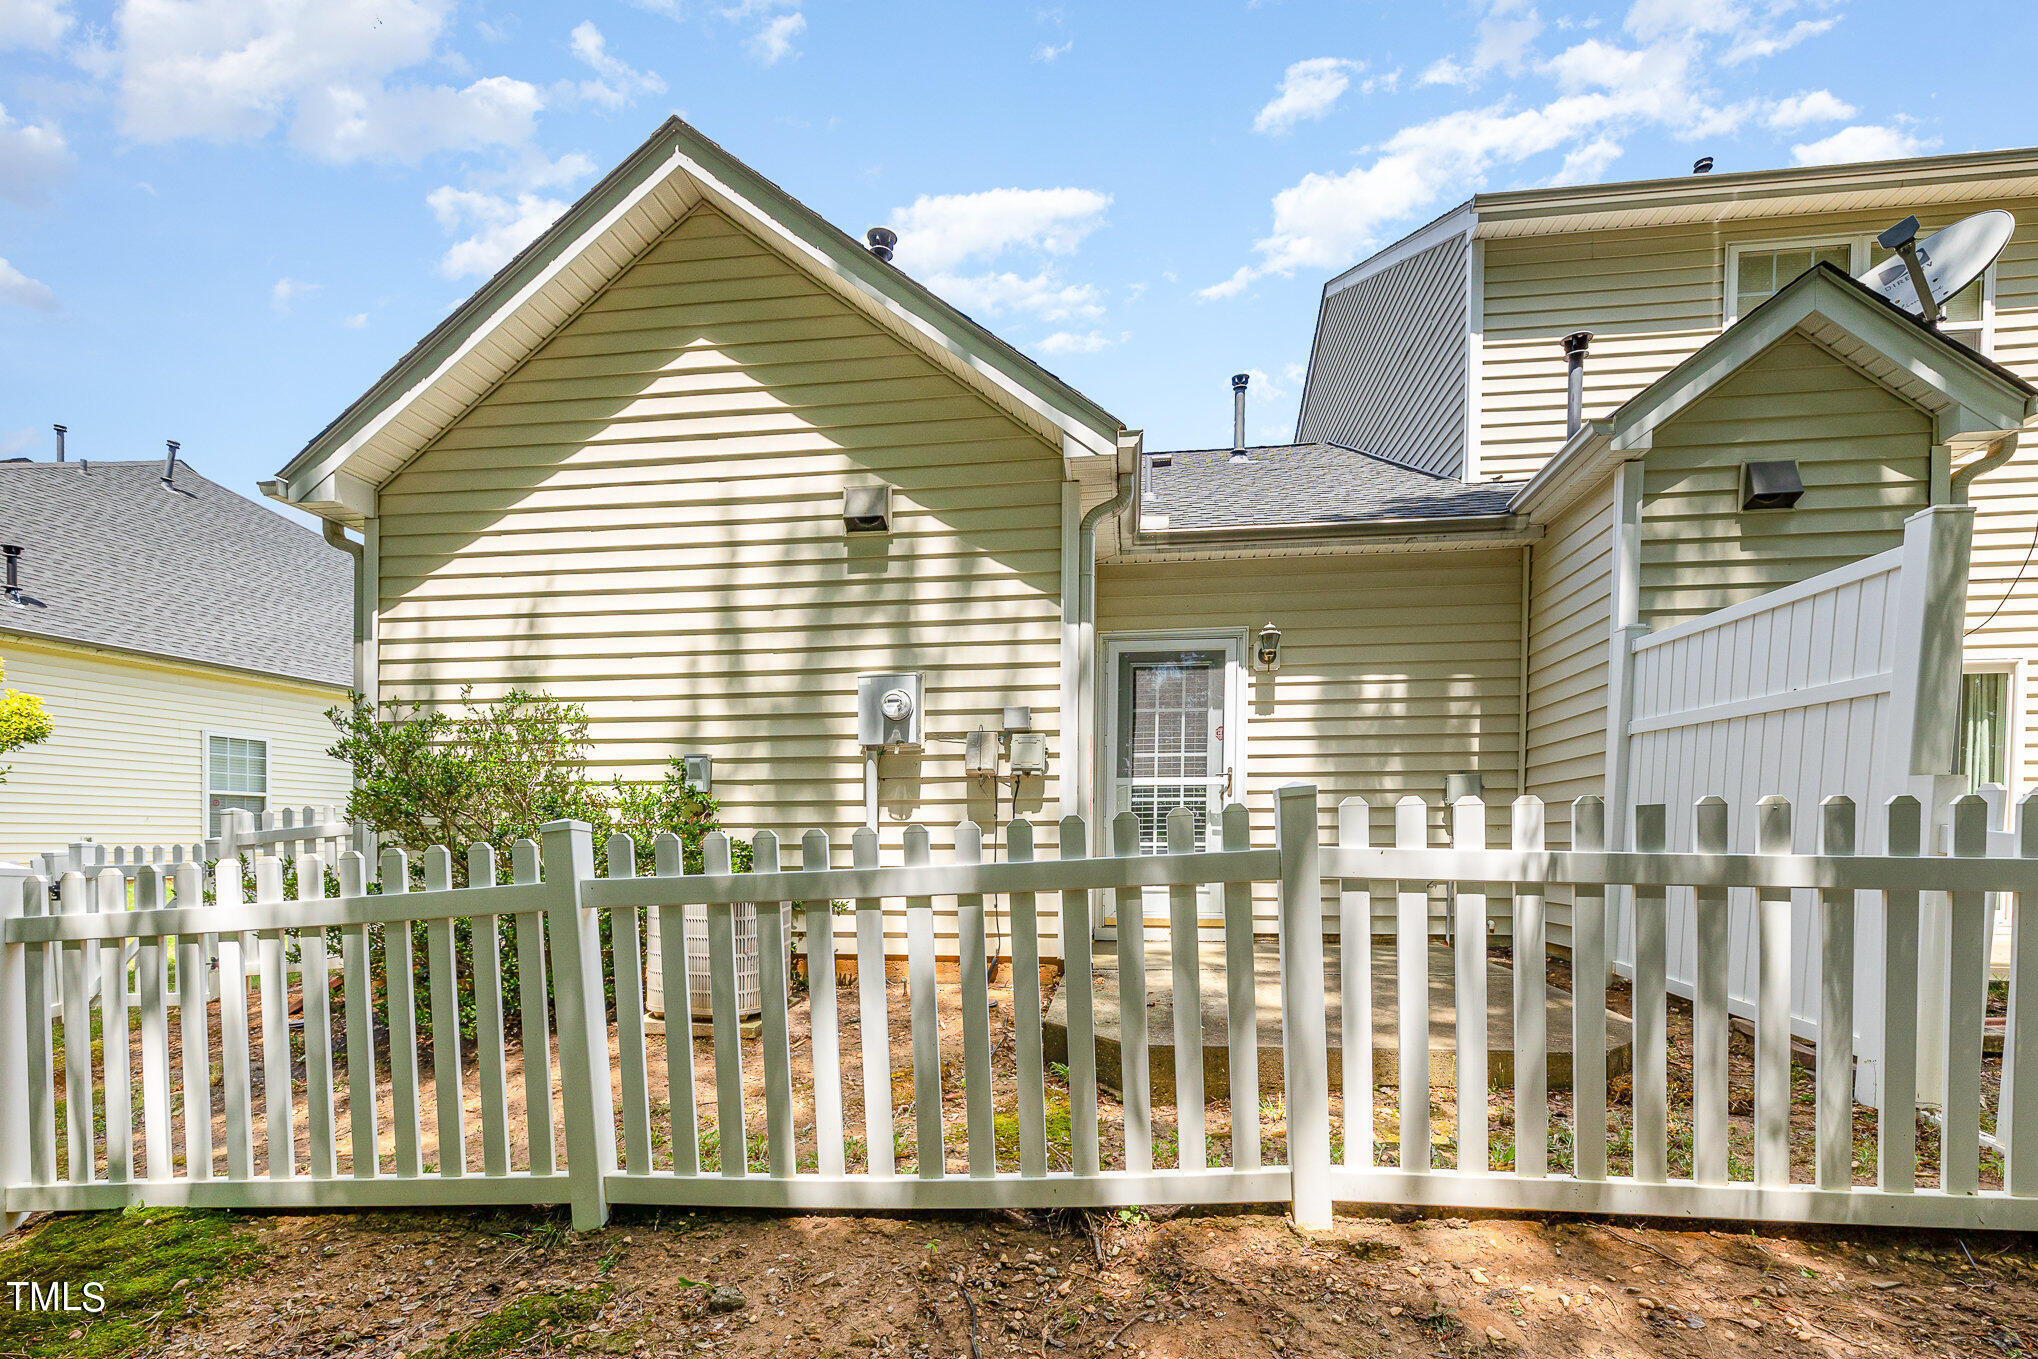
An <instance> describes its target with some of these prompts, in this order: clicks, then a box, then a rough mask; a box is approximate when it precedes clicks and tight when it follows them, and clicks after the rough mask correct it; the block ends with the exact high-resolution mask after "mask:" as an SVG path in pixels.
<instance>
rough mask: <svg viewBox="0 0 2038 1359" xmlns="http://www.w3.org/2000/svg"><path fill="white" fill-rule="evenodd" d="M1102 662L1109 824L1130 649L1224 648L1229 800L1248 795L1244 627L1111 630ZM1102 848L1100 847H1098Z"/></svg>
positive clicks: (1101, 784)
mask: <svg viewBox="0 0 2038 1359" xmlns="http://www.w3.org/2000/svg"><path fill="white" fill-rule="evenodd" d="M1098 642H1099V643H1100V644H1101V645H1100V650H1101V652H1102V660H1103V664H1101V665H1099V666H1098V667H1097V694H1096V703H1097V706H1096V708H1095V709H1094V711H1095V712H1096V714H1097V716H1098V717H1099V718H1100V719H1101V720H1100V721H1099V723H1098V736H1099V738H1100V740H1101V742H1102V744H1101V746H1100V748H1099V755H1098V760H1097V773H1098V780H1097V782H1098V788H1097V805H1098V806H1099V807H1101V808H1103V809H1104V814H1103V816H1102V818H1101V819H1102V821H1103V822H1104V824H1105V826H1106V827H1108V826H1109V825H1110V822H1111V819H1112V817H1113V816H1114V815H1115V813H1114V812H1113V811H1112V808H1114V807H1116V806H1117V805H1118V802H1117V798H1116V794H1117V791H1118V772H1117V771H1118V658H1119V657H1120V656H1122V655H1124V654H1125V653H1126V652H1128V651H1153V650H1157V649H1165V648H1167V647H1200V648H1204V649H1207V650H1210V651H1222V652H1223V653H1224V707H1225V712H1226V713H1227V714H1228V715H1229V716H1228V719H1227V721H1226V722H1225V728H1224V763H1225V767H1226V768H1228V769H1229V770H1231V788H1230V793H1229V796H1228V797H1226V798H1225V799H1224V801H1225V802H1244V801H1245V756H1246V742H1245V724H1246V660H1245V658H1246V655H1247V650H1248V643H1247V640H1246V630H1245V629H1244V628H1163V629H1158V630H1154V631H1147V632H1107V633H1103V634H1100V635H1099V637H1098ZM1099 852H1102V851H1099Z"/></svg>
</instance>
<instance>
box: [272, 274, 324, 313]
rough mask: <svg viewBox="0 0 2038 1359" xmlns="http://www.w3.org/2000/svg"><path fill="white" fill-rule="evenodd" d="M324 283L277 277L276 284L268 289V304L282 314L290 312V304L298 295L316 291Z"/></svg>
mask: <svg viewBox="0 0 2038 1359" xmlns="http://www.w3.org/2000/svg"><path fill="white" fill-rule="evenodd" d="M322 286H324V285H322V284H318V283H306V282H305V281H304V280H302V279H296V278H279V279H277V280H276V286H275V287H273V288H271V289H269V305H270V306H271V307H273V308H274V309H275V310H276V311H277V312H279V313H280V314H282V315H285V316H288V315H289V314H290V306H291V304H292V303H293V302H295V301H297V299H298V298H300V297H305V296H308V295H310V294H312V293H315V292H317V291H318V290H319V289H320V287H322Z"/></svg>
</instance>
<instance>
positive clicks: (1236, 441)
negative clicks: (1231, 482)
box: [1231, 373, 1252, 462]
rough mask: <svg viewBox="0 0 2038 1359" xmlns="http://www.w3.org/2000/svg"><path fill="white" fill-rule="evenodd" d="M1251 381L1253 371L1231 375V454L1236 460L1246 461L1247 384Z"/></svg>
mask: <svg viewBox="0 0 2038 1359" xmlns="http://www.w3.org/2000/svg"><path fill="white" fill-rule="evenodd" d="M1251 381H1252V374H1251V373H1233V374H1232V375H1231V456H1232V460H1233V461H1234V462H1244V461H1245V386H1246V384H1247V383H1248V382H1251Z"/></svg>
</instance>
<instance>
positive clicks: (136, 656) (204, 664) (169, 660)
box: [0, 628, 352, 694]
mask: <svg viewBox="0 0 2038 1359" xmlns="http://www.w3.org/2000/svg"><path fill="white" fill-rule="evenodd" d="M0 637H10V638H18V639H19V640H18V641H16V642H12V643H10V646H14V647H18V648H20V649H22V650H33V649H36V648H41V649H43V650H46V651H56V652H64V651H71V652H88V653H90V654H92V655H95V656H109V657H112V658H114V659H115V660H120V661H130V662H134V663H136V664H141V665H148V666H151V667H153V668H155V669H158V670H178V671H185V672H191V671H196V672H198V673H200V674H212V675H224V676H226V677H228V678H230V679H235V680H242V681H247V682H251V683H258V684H267V685H273V686H275V687H277V688H295V689H317V690H321V691H324V692H328V693H335V694H344V693H346V692H347V690H348V689H349V688H351V687H352V685H351V682H350V681H347V680H321V679H312V678H311V677H310V676H308V675H293V674H290V673H289V672H287V671H283V670H257V669H255V668H254V667H252V666H246V665H228V664H226V663H225V662H223V661H205V660H200V659H198V658H197V657H196V656H177V655H172V654H171V653H169V652H167V651H144V650H142V649H141V648H139V647H125V646H115V645H113V644H112V643H111V642H85V641H80V640H79V639H78V638H76V637H66V636H64V635H63V634H62V633H59V632H28V631H26V630H22V629H16V628H0Z"/></svg>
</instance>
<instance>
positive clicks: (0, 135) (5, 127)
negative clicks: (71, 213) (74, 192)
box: [0, 105, 71, 204]
mask: <svg viewBox="0 0 2038 1359" xmlns="http://www.w3.org/2000/svg"><path fill="white" fill-rule="evenodd" d="M70 168H71V149H70V147H69V146H67V145H65V143H64V134H63V133H62V131H60V130H59V129H58V128H57V125H56V124H55V123H24V122H20V121H17V120H16V119H14V118H12V117H10V116H8V113H7V108H6V106H5V105H0V199H8V200H11V201H13V202H16V203H27V204H35V203H40V202H41V201H42V200H43V197H44V195H45V194H46V193H47V192H48V191H49V188H50V186H51V185H52V184H54V183H55V182H56V181H57V180H59V179H61V178H62V177H63V176H64V175H65V174H67V173H69V171H70Z"/></svg>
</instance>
